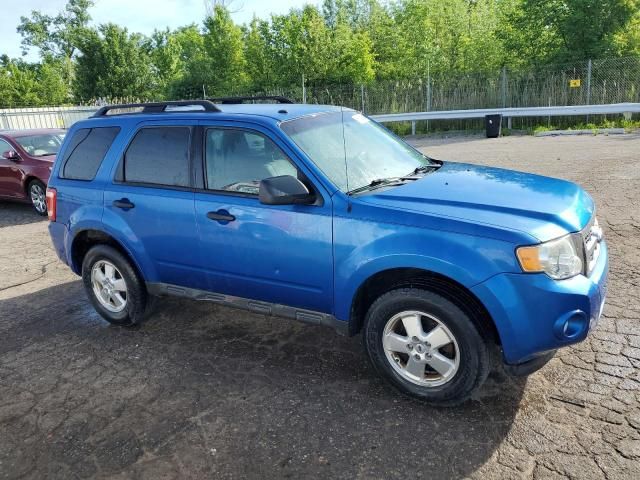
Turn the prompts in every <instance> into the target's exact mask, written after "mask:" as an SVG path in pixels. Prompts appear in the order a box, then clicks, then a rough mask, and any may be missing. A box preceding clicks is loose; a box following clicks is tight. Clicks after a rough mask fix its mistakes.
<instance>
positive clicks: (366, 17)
mask: <svg viewBox="0 0 640 480" xmlns="http://www.w3.org/2000/svg"><path fill="white" fill-rule="evenodd" d="M92 5H93V1H92V0H68V3H67V5H66V7H65V8H64V10H63V11H62V12H61V13H59V14H58V15H46V14H43V13H41V12H38V11H34V12H32V14H31V16H30V17H22V18H21V22H20V25H19V26H18V32H19V33H20V34H21V35H22V47H23V49H24V51H25V52H26V51H28V50H29V49H36V50H37V51H38V52H39V54H40V57H41V61H40V62H39V63H37V64H28V63H26V62H23V61H20V60H9V59H5V61H4V62H3V63H2V64H1V65H0V86H1V88H2V90H1V91H0V103H2V104H5V105H8V104H23V105H24V104H33V105H35V104H38V105H40V104H43V103H63V102H71V101H79V100H82V101H90V100H92V99H97V98H101V97H107V98H113V97H136V98H141V99H144V98H147V99H162V98H193V97H202V96H203V95H207V96H220V95H227V94H234V93H241V92H251V91H253V92H264V91H269V90H273V89H274V87H279V88H282V89H290V88H292V87H295V88H299V87H300V86H301V84H302V78H303V76H304V81H305V83H306V85H307V86H310V87H313V86H320V85H329V84H346V85H348V84H367V83H370V82H372V81H374V80H375V81H379V80H388V81H406V80H410V79H416V78H424V77H426V75H427V73H429V75H430V76H431V77H432V78H448V77H451V76H452V75H455V76H464V75H468V74H471V73H475V72H481V73H482V72H495V71H499V70H500V69H501V68H502V67H503V66H507V67H509V68H511V69H528V68H531V67H538V66H541V65H546V64H550V63H555V62H574V61H578V60H585V59H587V58H594V59H596V58H599V57H603V56H623V55H638V54H640V0H447V1H442V0H395V1H385V0H324V1H323V2H322V6H321V7H320V8H318V7H315V6H312V5H306V6H304V7H302V8H300V9H292V10H291V11H290V12H289V13H287V14H285V15H272V16H271V17H270V18H268V19H259V18H254V19H253V20H252V21H251V22H250V23H249V24H248V25H241V26H240V25H237V24H235V23H234V21H233V19H232V16H231V13H230V10H229V8H228V5H229V2H224V1H219V0H216V1H210V2H208V3H207V5H208V8H207V14H206V16H205V18H204V19H203V21H202V22H201V23H199V24H192V25H187V26H184V27H181V28H178V29H176V30H168V29H165V30H158V31H155V32H154V33H153V34H151V35H150V36H146V37H145V36H142V35H140V34H137V33H131V32H128V31H127V30H126V29H125V28H122V27H120V26H117V25H113V24H106V25H98V26H90V24H89V21H90V16H89V9H90V7H91V6H92ZM225 5H226V6H225ZM0 53H1V52H0Z"/></svg>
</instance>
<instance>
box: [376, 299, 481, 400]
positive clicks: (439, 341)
mask: <svg viewBox="0 0 640 480" xmlns="http://www.w3.org/2000/svg"><path fill="white" fill-rule="evenodd" d="M365 322H366V323H365V327H364V337H365V347H366V350H367V353H368V354H369V358H370V360H371V362H372V363H373V365H374V367H375V368H376V370H377V371H378V372H380V373H381V374H382V376H383V377H384V378H385V379H386V380H387V381H389V382H390V383H391V384H392V385H393V386H395V387H396V388H398V389H399V390H400V391H401V392H403V393H405V394H407V395H410V396H412V397H415V398H418V399H421V400H424V401H426V402H428V403H431V404H433V405H440V406H455V405H458V404H460V403H462V402H463V401H465V400H466V399H468V398H469V397H470V396H471V394H472V393H473V391H474V390H475V389H477V388H478V387H479V386H480V385H481V384H482V383H483V382H484V380H485V379H486V377H487V374H488V373H489V364H490V361H489V353H488V349H487V345H486V343H485V341H484V339H483V338H482V336H481V335H480V333H479V332H478V329H477V328H476V326H475V324H474V323H473V321H472V320H471V319H470V318H469V317H468V315H466V314H465V313H464V312H463V311H462V309H460V308H459V307H458V306H457V305H455V304H454V303H452V302H451V301H449V300H447V299H446V298H444V297H442V296H440V295H438V294H436V293H433V292H430V291H427V290H420V289H412V288H407V289H399V290H393V291H391V292H388V293H386V294H384V295H382V296H381V297H380V298H378V299H377V300H376V301H375V302H374V303H373V305H372V306H371V308H369V311H368V312H367V316H366V319H365Z"/></svg>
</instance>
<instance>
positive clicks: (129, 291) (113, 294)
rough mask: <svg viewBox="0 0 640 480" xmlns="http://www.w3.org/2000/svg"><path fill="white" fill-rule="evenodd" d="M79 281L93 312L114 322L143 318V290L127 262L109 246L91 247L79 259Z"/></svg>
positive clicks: (123, 324)
mask: <svg viewBox="0 0 640 480" xmlns="http://www.w3.org/2000/svg"><path fill="white" fill-rule="evenodd" d="M82 281H83V283H84V288H85V290H86V292H87V295H88V296H89V300H91V303H92V304H93V306H94V308H95V309H96V311H97V312H98V313H99V314H100V315H101V316H102V317H103V318H104V319H105V320H106V321H108V322H110V323H113V324H115V325H122V326H131V325H135V324H138V323H140V322H141V321H142V320H143V319H144V313H145V307H146V303H147V292H146V289H145V287H144V285H143V283H142V281H141V280H140V278H139V277H138V275H137V273H136V271H135V269H134V268H133V266H132V265H131V264H130V263H129V261H128V260H127V259H126V258H125V257H124V256H123V255H122V254H121V253H120V252H118V251H117V250H116V249H115V248H113V247H110V246H108V245H96V246H95V247H92V248H91V249H90V250H89V251H88V252H87V254H86V255H85V257H84V261H83V262H82Z"/></svg>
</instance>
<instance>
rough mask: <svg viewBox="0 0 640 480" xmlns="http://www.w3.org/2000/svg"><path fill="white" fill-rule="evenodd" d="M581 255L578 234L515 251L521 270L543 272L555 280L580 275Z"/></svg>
mask: <svg viewBox="0 0 640 480" xmlns="http://www.w3.org/2000/svg"><path fill="white" fill-rule="evenodd" d="M581 253H582V252H581V249H580V234H576V235H566V236H564V237H562V238H558V239H557V240H551V241H549V242H545V243H541V244H539V245H532V246H530V247H520V248H518V249H517V250H516V255H517V257H518V261H519V262H520V266H521V267H522V270H524V271H525V272H539V273H542V272H544V273H546V274H547V275H549V276H550V277H551V278H553V279H555V280H562V279H565V278H570V277H574V276H576V275H578V274H580V273H582V255H581Z"/></svg>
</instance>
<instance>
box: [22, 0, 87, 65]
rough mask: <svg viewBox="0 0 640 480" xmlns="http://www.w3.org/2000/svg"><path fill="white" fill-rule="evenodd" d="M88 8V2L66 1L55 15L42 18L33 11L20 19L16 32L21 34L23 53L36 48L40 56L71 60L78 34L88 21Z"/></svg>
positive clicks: (40, 14)
mask: <svg viewBox="0 0 640 480" xmlns="http://www.w3.org/2000/svg"><path fill="white" fill-rule="evenodd" d="M92 6H93V1H92V0H69V1H68V3H67V4H66V6H65V8H64V11H62V12H60V13H59V14H58V15H55V16H51V15H45V14H43V13H42V12H39V11H37V10H34V11H32V12H31V17H20V25H18V28H17V31H18V33H19V34H20V35H22V50H23V53H24V54H26V53H27V52H28V51H29V49H30V48H37V49H38V50H39V51H40V54H41V55H42V56H43V57H45V56H53V57H55V58H67V59H70V58H72V57H73V55H74V53H75V52H76V48H77V44H78V35H79V34H80V32H82V31H83V29H84V28H86V26H87V25H88V23H89V20H91V17H90V16H89V8H90V7H92Z"/></svg>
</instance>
